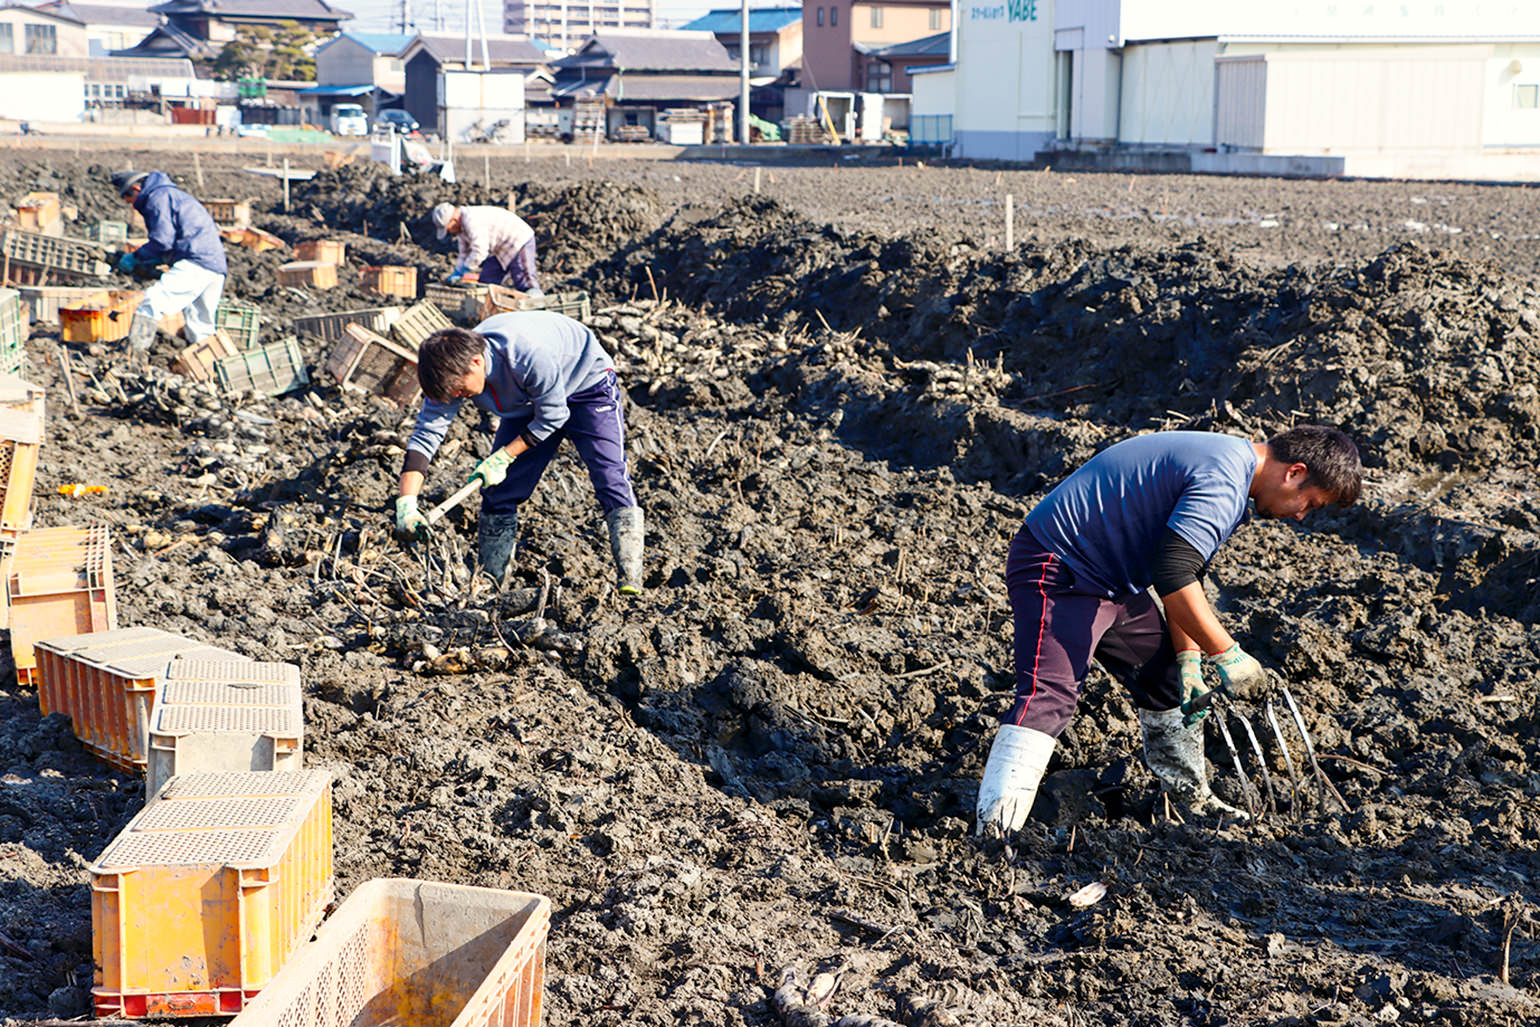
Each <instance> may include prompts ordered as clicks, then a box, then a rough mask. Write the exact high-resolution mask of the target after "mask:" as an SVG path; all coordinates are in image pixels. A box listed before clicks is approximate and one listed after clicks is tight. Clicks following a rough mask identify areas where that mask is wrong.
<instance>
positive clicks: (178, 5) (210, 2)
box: [150, 0, 353, 21]
mask: <svg viewBox="0 0 1540 1027" xmlns="http://www.w3.org/2000/svg"><path fill="white" fill-rule="evenodd" d="M150 10H152V11H154V12H155V13H156V14H208V15H212V16H213V17H215V18H219V17H225V18H302V19H305V20H307V21H345V20H346V19H348V18H351V17H353V12H352V11H344V10H342V9H341V8H339V7H333V6H332V5H331V4H329V3H327V2H326V0H166V2H165V3H163V4H156V5H155V6H154V7H151V8H150Z"/></svg>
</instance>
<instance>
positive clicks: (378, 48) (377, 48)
mask: <svg viewBox="0 0 1540 1027" xmlns="http://www.w3.org/2000/svg"><path fill="white" fill-rule="evenodd" d="M343 35H345V36H347V37H348V38H349V39H352V40H355V41H356V42H359V43H362V44H364V46H366V47H368V48H369V49H370V50H373V51H374V52H375V53H378V54H398V53H400V52H401V51H402V50H405V49H406V48H407V47H408V46H409V45H411V42H412V40H414V39H416V38H417V35H416V33H407V34H405V35H403V34H400V33H394V32H344V33H343Z"/></svg>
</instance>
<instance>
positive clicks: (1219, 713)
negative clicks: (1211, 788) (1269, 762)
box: [1213, 708, 1262, 816]
mask: <svg viewBox="0 0 1540 1027" xmlns="http://www.w3.org/2000/svg"><path fill="white" fill-rule="evenodd" d="M1213 720H1214V723H1215V724H1217V725H1219V733H1220V735H1221V736H1223V738H1224V740H1225V748H1227V749H1229V750H1230V762H1231V763H1233V764H1235V774H1236V776H1237V777H1239V778H1240V779H1241V794H1242V795H1244V796H1246V811H1247V812H1248V813H1250V814H1251V815H1252V816H1256V815H1257V814H1259V813H1261V812H1262V794H1261V793H1260V792H1258V791H1257V786H1256V785H1254V784H1252V783H1251V778H1250V777H1248V776H1247V775H1246V768H1245V767H1243V766H1241V754H1240V752H1239V751H1238V750H1237V749H1236V748H1235V739H1234V738H1231V737H1230V729H1229V727H1227V726H1226V725H1225V710H1224V709H1223V708H1219V709H1214V717H1213Z"/></svg>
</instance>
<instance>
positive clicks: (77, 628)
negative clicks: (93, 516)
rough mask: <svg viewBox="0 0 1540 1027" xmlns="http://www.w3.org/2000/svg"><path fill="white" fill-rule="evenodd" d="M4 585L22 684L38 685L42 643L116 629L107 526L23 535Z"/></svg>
mask: <svg viewBox="0 0 1540 1027" xmlns="http://www.w3.org/2000/svg"><path fill="white" fill-rule="evenodd" d="M5 579H6V582H5V584H6V593H7V595H8V597H9V600H10V607H11V614H10V620H11V658H12V659H13V660H14V661H15V663H16V680H18V681H20V682H21V683H22V684H31V683H32V682H33V681H34V680H35V679H36V675H37V654H36V653H35V651H34V649H33V646H34V644H35V643H36V642H38V641H39V640H42V639H52V638H64V637H66V636H69V635H84V634H87V633H89V632H93V631H111V630H112V629H113V628H116V627H117V626H118V609H117V602H116V600H115V599H114V598H113V584H112V545H111V539H110V538H109V537H108V535H107V528H106V527H105V526H97V527H92V528H40V529H38V530H36V531H26V532H22V534H21V535H20V536H19V537H18V538H17V539H16V549H15V552H14V553H13V554H12V556H11V561H10V566H9V567H8V568H7V570H6V576H5Z"/></svg>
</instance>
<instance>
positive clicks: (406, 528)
mask: <svg viewBox="0 0 1540 1027" xmlns="http://www.w3.org/2000/svg"><path fill="white" fill-rule="evenodd" d="M429 528H430V525H429V524H428V518H426V517H424V516H423V515H422V514H421V513H420V512H418V509H417V497H416V496H399V497H397V499H396V537H397V538H399V539H402V540H403V541H410V540H412V539H415V538H422V537H424V536H425V535H427V534H428V531H429Z"/></svg>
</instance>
